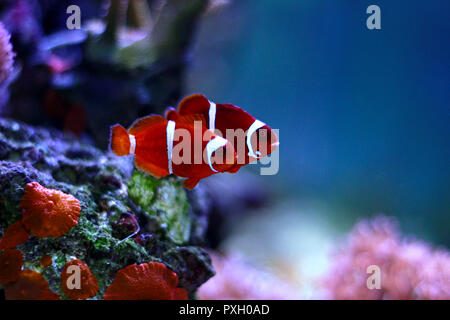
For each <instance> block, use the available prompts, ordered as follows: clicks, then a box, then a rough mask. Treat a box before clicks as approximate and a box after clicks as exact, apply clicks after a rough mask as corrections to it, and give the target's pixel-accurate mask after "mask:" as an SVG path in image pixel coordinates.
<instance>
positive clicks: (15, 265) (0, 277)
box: [0, 249, 23, 284]
mask: <svg viewBox="0 0 450 320" xmlns="http://www.w3.org/2000/svg"><path fill="white" fill-rule="evenodd" d="M22 265H23V255H22V252H20V251H19V250H17V249H6V250H5V251H4V252H3V253H2V254H1V255H0V284H8V283H11V282H14V281H17V279H19V274H20V271H21V270H22Z"/></svg>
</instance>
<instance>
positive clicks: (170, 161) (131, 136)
mask: <svg viewBox="0 0 450 320" xmlns="http://www.w3.org/2000/svg"><path fill="white" fill-rule="evenodd" d="M178 129H184V130H185V132H188V133H189V134H188V136H187V138H186V139H190V141H189V140H188V141H184V140H185V137H184V136H183V137H182V139H176V137H175V136H176V134H175V132H176V131H175V130H178ZM195 129H197V127H195ZM199 129H200V130H199V131H200V133H201V136H200V134H197V136H198V137H197V136H196V133H195V132H194V121H193V119H188V118H186V119H180V121H177V122H175V121H172V120H167V119H165V118H164V117H162V116H158V115H151V116H148V117H144V118H141V119H139V120H137V121H135V122H134V123H133V124H132V125H131V127H130V128H129V129H128V131H127V130H126V129H125V128H124V127H122V126H121V125H119V124H116V125H114V126H112V127H111V140H110V143H111V150H112V151H113V152H114V153H115V154H116V155H118V156H126V155H129V154H134V155H135V158H134V161H135V165H136V167H137V168H139V169H141V170H144V171H146V172H148V173H150V174H151V175H152V176H154V177H157V178H162V177H164V176H167V175H170V174H174V175H177V176H179V177H186V178H188V179H187V180H185V181H184V182H183V186H184V187H186V188H187V189H190V190H191V189H193V188H194V187H195V186H196V185H197V183H198V182H199V181H200V179H203V178H206V177H208V176H210V175H213V174H215V173H217V172H225V171H228V170H230V169H231V168H232V167H233V166H234V165H235V164H236V153H235V151H234V148H233V146H232V145H231V144H230V142H228V141H227V140H226V139H224V138H222V137H220V136H217V135H215V134H213V133H212V132H210V131H209V130H208V129H207V128H206V127H203V126H202V127H199ZM186 130H187V131H186ZM197 130H198V129H197ZM178 132H181V130H180V131H178ZM203 137H207V138H206V141H204V139H203ZM197 138H198V140H196V141H195V140H194V139H197ZM177 140H178V141H177ZM181 143H183V144H184V146H185V148H184V149H181V148H180V146H181V145H179V144H181ZM196 143H197V144H198V146H201V149H200V148H197V146H195V144H196ZM174 148H177V149H179V150H182V151H181V153H183V156H186V154H187V153H188V155H187V161H181V162H180V161H174V160H175V159H174V151H175V150H174ZM219 149H223V150H222V151H223V153H222V154H223V156H224V157H223V158H225V157H226V159H222V160H221V161H217V163H216V164H214V165H213V163H212V162H213V161H212V156H213V154H214V153H215V152H216V151H218V150H219ZM196 150H199V151H200V152H201V155H200V161H196V160H195V157H198V156H199V155H195V154H194V152H195V151H196ZM191 151H193V152H191ZM203 151H206V159H205V160H204V157H203ZM185 152H187V153H185ZM181 153H180V154H181ZM216 155H219V153H217V154H216ZM230 155H231V156H230ZM183 156H181V157H183ZM197 159H198V158H197ZM185 160H186V159H185ZM216 160H217V159H216Z"/></svg>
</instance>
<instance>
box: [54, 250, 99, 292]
mask: <svg viewBox="0 0 450 320" xmlns="http://www.w3.org/2000/svg"><path fill="white" fill-rule="evenodd" d="M71 266H75V267H78V270H79V276H80V283H79V285H80V287H79V288H76V287H75V288H69V286H68V282H69V281H70V277H71V275H72V274H74V275H78V274H77V273H76V272H77V271H75V272H73V271H72V272H69V271H70V270H69V268H70V267H71ZM61 287H62V290H63V292H64V294H65V295H66V296H67V297H69V298H70V299H72V300H85V299H87V298H89V297H93V296H95V294H96V293H97V292H98V289H99V287H98V282H97V278H96V277H95V276H94V275H93V274H92V272H91V270H90V269H89V267H88V265H87V264H86V263H84V262H83V261H81V260H79V259H74V260H72V261H69V262H67V263H66V265H65V266H64V269H63V271H62V272H61Z"/></svg>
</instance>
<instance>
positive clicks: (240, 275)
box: [197, 253, 299, 300]
mask: <svg viewBox="0 0 450 320" xmlns="http://www.w3.org/2000/svg"><path fill="white" fill-rule="evenodd" d="M211 257H212V260H213V266H214V269H215V270H216V276H215V277H213V278H211V279H210V280H209V281H208V282H206V283H205V284H204V285H202V286H201V287H200V288H199V290H198V293H197V296H198V298H199V299H200V300H285V299H298V298H299V294H298V293H296V292H295V290H294V289H293V288H292V287H290V286H289V285H288V284H287V283H285V282H283V281H282V280H280V279H278V278H276V277H274V276H272V275H270V274H268V273H266V272H264V271H262V270H260V269H258V268H255V267H253V266H250V265H248V264H246V263H245V262H243V260H242V258H240V257H237V256H232V255H229V256H219V255H218V254H213V253H212V254H211Z"/></svg>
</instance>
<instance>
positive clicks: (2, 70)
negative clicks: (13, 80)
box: [0, 22, 14, 84]
mask: <svg viewBox="0 0 450 320" xmlns="http://www.w3.org/2000/svg"><path fill="white" fill-rule="evenodd" d="M10 37H11V36H10V34H9V33H8V31H6V29H5V27H4V26H3V24H2V23H1V22H0V84H1V83H2V82H4V81H6V80H7V79H8V78H9V76H10V75H11V73H12V70H13V63H14V53H13V51H12V45H11V42H10Z"/></svg>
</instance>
